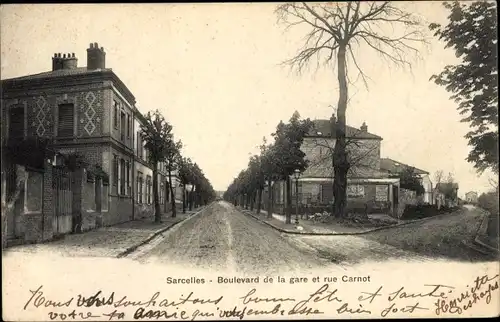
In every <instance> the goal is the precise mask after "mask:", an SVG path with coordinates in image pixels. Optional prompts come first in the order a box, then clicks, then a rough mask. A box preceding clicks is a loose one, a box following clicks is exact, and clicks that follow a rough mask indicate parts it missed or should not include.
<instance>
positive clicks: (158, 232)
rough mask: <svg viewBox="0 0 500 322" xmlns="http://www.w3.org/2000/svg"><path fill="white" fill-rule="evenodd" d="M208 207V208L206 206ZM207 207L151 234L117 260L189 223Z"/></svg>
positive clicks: (122, 253) (121, 254)
mask: <svg viewBox="0 0 500 322" xmlns="http://www.w3.org/2000/svg"><path fill="white" fill-rule="evenodd" d="M205 207H206V206H205ZM205 207H202V208H201V209H200V210H198V211H197V212H195V213H194V214H192V215H191V216H189V217H186V218H184V219H182V220H179V221H178V222H175V223H173V224H172V225H170V226H167V227H163V228H161V229H158V230H157V231H155V232H154V233H151V234H150V235H149V236H148V237H147V238H146V239H144V240H142V241H140V242H138V243H137V244H135V245H132V246H130V247H128V248H127V249H125V250H124V251H122V252H120V253H119V254H118V255H116V258H122V257H125V256H127V255H129V254H130V253H132V252H134V251H135V250H137V248H139V247H141V246H143V245H145V244H147V243H149V242H150V241H151V240H153V239H154V238H155V237H157V236H158V235H160V234H162V233H164V232H166V231H167V230H170V229H171V228H174V227H175V226H177V225H178V224H180V223H183V222H185V221H187V220H188V219H191V218H193V217H194V216H196V215H198V214H199V213H201V212H202V211H203V210H204V209H205Z"/></svg>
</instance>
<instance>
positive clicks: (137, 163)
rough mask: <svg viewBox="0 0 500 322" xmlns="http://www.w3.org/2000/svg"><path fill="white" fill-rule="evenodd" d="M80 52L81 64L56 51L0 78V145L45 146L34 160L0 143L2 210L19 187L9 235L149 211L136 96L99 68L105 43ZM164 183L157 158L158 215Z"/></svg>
mask: <svg viewBox="0 0 500 322" xmlns="http://www.w3.org/2000/svg"><path fill="white" fill-rule="evenodd" d="M86 58H87V59H86V60H87V65H86V66H85V67H79V66H78V58H77V57H76V56H75V54H60V53H56V54H54V56H53V57H52V69H51V70H50V71H47V72H42V73H39V74H34V75H27V76H22V77H16V78H12V79H6V80H2V105H1V107H2V111H1V113H2V147H7V146H9V149H11V150H12V149H14V150H15V148H16V147H20V146H21V147H22V146H25V148H24V150H26V151H29V150H30V149H33V148H30V147H31V146H35V147H40V146H42V145H43V144H46V145H47V148H46V149H41V148H40V151H41V150H43V151H49V152H50V153H45V152H43V153H41V155H43V157H39V158H38V159H42V160H41V161H40V160H39V161H40V162H38V163H37V165H34V166H33V164H29V165H28V164H26V163H25V162H23V160H19V157H17V159H16V156H19V155H20V153H21V152H19V151H18V150H15V151H17V152H13V153H10V154H8V153H4V151H6V150H8V149H2V208H4V205H7V204H9V200H11V199H12V198H13V194H14V192H15V191H16V187H18V188H19V187H21V188H20V189H21V190H22V191H21V192H20V197H18V198H17V199H16V201H15V204H14V205H11V206H12V207H11V208H12V209H13V211H11V212H10V213H11V214H10V215H9V218H8V225H7V226H8V228H7V233H6V234H7V236H8V238H9V239H20V240H28V241H37V240H43V239H50V238H51V237H52V236H53V235H57V234H65V233H70V232H74V231H81V230H89V229H93V228H95V227H98V226H108V225H113V224H117V223H121V222H125V221H129V220H132V219H136V218H140V217H147V216H152V215H153V197H152V169H151V166H150V165H149V164H148V162H147V151H146V150H145V149H144V147H143V145H144V142H143V141H142V140H140V138H139V137H138V132H139V130H140V122H141V121H140V120H141V119H143V117H142V115H141V113H140V111H139V110H138V109H137V107H136V100H135V97H134V95H133V94H132V93H131V91H130V90H129V89H128V88H127V86H126V85H125V84H124V83H123V82H122V81H121V80H120V78H119V77H118V76H117V75H116V73H115V72H113V70H112V69H110V68H107V67H106V52H105V51H104V48H103V47H99V45H98V44H97V43H91V44H90V45H89V47H88V48H87V57H86ZM16 140H17V141H16ZM19 142H20V143H19ZM14 150H13V151H14ZM9 151H10V150H9ZM27 155H29V153H27ZM4 161H5V162H4ZM30 162H31V161H30ZM31 163H32V162H31ZM173 178H174V180H173V181H174V187H177V186H178V180H177V179H176V174H175V173H174V174H173ZM166 180H167V176H166V171H165V165H163V164H162V165H161V166H160V174H159V180H158V182H159V183H158V185H159V188H160V190H159V191H160V198H161V204H162V209H163V210H164V211H165V212H166V211H169V210H170V208H169V203H168V201H169V200H170V198H169V194H167V192H168V190H167V186H168V184H167V182H166ZM18 190H19V189H18ZM176 190H180V189H177V188H176ZM179 194H180V191H179V192H176V195H177V196H179ZM179 200H180V197H179ZM178 202H179V201H178Z"/></svg>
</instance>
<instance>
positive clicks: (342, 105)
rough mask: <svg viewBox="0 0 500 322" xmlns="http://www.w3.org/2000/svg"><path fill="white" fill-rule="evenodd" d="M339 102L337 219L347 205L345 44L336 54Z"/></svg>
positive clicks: (335, 161)
mask: <svg viewBox="0 0 500 322" xmlns="http://www.w3.org/2000/svg"><path fill="white" fill-rule="evenodd" d="M337 64H338V81H339V101H338V106H337V124H336V126H335V137H336V140H335V148H334V151H333V172H334V179H333V198H334V207H333V208H334V212H333V215H334V216H337V217H345V212H346V205H347V172H348V170H349V163H348V160H347V155H346V140H345V131H346V130H345V129H346V110H347V99H348V91H347V80H346V44H345V43H341V44H340V46H339V49H338V53H337Z"/></svg>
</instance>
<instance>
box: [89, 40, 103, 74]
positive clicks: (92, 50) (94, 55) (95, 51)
mask: <svg viewBox="0 0 500 322" xmlns="http://www.w3.org/2000/svg"><path fill="white" fill-rule="evenodd" d="M104 68H106V53H105V52H104V47H101V48H99V44H97V43H96V42H95V43H91V44H90V46H89V48H87V69H104Z"/></svg>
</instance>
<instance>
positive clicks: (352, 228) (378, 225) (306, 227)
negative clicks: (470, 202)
mask: <svg viewBox="0 0 500 322" xmlns="http://www.w3.org/2000/svg"><path fill="white" fill-rule="evenodd" d="M238 209H239V210H240V211H242V212H243V213H245V214H247V215H250V216H252V217H253V218H255V219H257V220H259V221H261V222H263V223H264V224H266V225H268V226H271V227H272V228H274V229H277V230H278V231H280V232H282V233H289V234H297V235H317V236H325V235H326V236H335V235H361V234H366V233H370V232H374V231H378V230H383V229H388V228H392V227H397V226H403V225H406V224H410V223H414V222H420V221H426V220H429V219H431V218H438V217H440V216H443V215H448V214H442V215H438V216H433V217H427V218H423V219H416V220H398V219H395V218H392V217H390V216H389V215H385V214H373V215H371V214H370V215H368V218H370V219H371V220H372V222H373V223H375V224H370V223H367V224H362V223H361V224H357V223H352V222H345V223H343V222H332V223H328V224H325V223H317V222H313V221H311V220H306V219H300V216H299V225H298V226H297V225H295V215H292V223H291V224H286V223H285V221H286V217H285V216H284V215H280V214H275V213H273V214H272V218H271V219H268V218H267V211H265V210H261V213H260V214H256V213H255V211H250V210H248V209H243V208H241V207H238Z"/></svg>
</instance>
